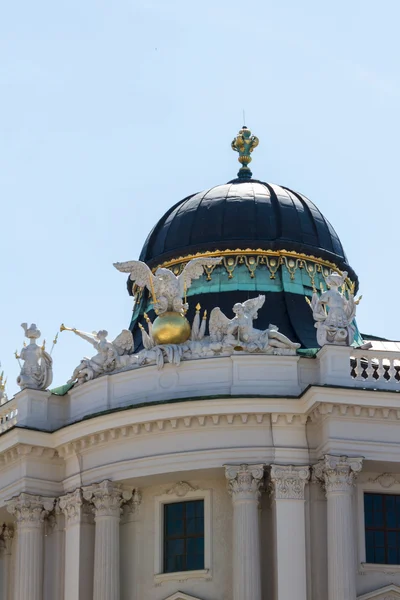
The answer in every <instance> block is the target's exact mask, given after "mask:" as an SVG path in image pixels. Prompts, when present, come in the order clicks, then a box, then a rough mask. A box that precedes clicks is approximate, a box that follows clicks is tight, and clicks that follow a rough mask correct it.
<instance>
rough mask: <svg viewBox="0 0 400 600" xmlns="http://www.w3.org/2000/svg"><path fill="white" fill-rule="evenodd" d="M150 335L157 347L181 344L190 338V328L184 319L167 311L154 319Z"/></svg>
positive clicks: (176, 313)
mask: <svg viewBox="0 0 400 600" xmlns="http://www.w3.org/2000/svg"><path fill="white" fill-rule="evenodd" d="M151 333H152V337H153V340H154V341H155V342H156V344H157V345H161V344H183V343H184V342H186V341H187V340H188V339H189V338H190V334H191V328H190V324H189V321H188V320H187V318H186V317H184V316H183V315H181V314H180V313H178V312H172V311H168V312H165V313H163V314H162V315H159V316H158V317H157V318H156V319H155V321H154V322H153V327H152V332H151Z"/></svg>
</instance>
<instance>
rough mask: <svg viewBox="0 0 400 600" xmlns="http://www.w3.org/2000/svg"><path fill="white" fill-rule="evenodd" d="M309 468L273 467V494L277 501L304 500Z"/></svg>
mask: <svg viewBox="0 0 400 600" xmlns="http://www.w3.org/2000/svg"><path fill="white" fill-rule="evenodd" d="M309 478H310V468H309V467H307V466H306V467H297V466H292V465H287V466H286V465H271V492H272V495H273V497H274V498H275V499H276V500H304V488H305V485H306V482H307V481H308V479H309Z"/></svg>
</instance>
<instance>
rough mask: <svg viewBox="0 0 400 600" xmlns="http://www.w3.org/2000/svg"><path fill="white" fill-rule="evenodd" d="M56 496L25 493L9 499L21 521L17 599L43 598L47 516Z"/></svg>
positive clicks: (41, 599)
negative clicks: (48, 496)
mask: <svg viewBox="0 0 400 600" xmlns="http://www.w3.org/2000/svg"><path fill="white" fill-rule="evenodd" d="M54 502H55V499H54V498H43V497H41V496H33V495H32V494H26V493H22V494H20V495H19V496H17V497H16V498H12V499H11V500H10V501H9V502H8V503H7V509H8V511H9V512H10V513H11V514H13V515H14V516H15V519H16V522H17V563H16V570H15V586H14V594H15V600H27V598H29V600H43V563H44V552H43V542H44V519H45V517H46V516H47V515H48V513H49V512H50V511H51V510H52V509H53V506H54Z"/></svg>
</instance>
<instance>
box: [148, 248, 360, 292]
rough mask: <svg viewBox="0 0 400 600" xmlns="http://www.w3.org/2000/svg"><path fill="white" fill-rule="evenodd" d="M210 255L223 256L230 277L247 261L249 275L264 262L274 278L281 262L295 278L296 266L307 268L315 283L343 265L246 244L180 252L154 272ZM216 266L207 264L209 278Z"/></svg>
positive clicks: (177, 267)
mask: <svg viewBox="0 0 400 600" xmlns="http://www.w3.org/2000/svg"><path fill="white" fill-rule="evenodd" d="M208 256H209V257H210V258H211V257H216V256H222V266H223V267H224V268H225V269H226V271H227V272H228V277H229V279H232V277H233V273H234V270H235V268H236V266H237V265H242V264H244V265H246V267H247V269H248V270H249V273H250V277H254V276H255V271H256V269H257V267H258V266H260V265H265V266H266V267H267V268H268V270H269V272H270V278H271V279H275V274H276V272H277V270H278V269H279V267H280V266H281V265H285V266H286V268H287V270H288V272H289V274H290V278H291V279H292V280H293V279H294V278H295V273H296V270H297V269H306V271H307V273H308V275H309V277H310V283H311V286H312V287H314V277H315V275H316V274H317V273H321V274H322V275H323V277H324V278H325V277H327V276H328V275H329V274H330V273H331V272H332V271H337V272H338V273H340V274H342V271H341V269H339V267H338V266H337V265H336V264H335V263H333V262H330V261H328V260H324V259H321V258H318V257H316V256H313V255H307V254H301V253H299V252H295V251H292V250H262V249H261V248H258V249H257V250H253V249H251V248H246V249H245V250H243V249H242V248H236V249H235V250H215V251H212V252H210V251H207V252H198V253H197V254H189V255H186V256H179V257H177V258H173V259H172V260H169V261H165V262H164V263H162V264H160V265H157V267H155V268H154V269H153V271H154V272H155V271H156V270H157V268H158V267H166V268H168V269H171V271H173V272H174V273H175V275H179V274H180V273H181V272H182V269H183V267H184V266H185V264H186V263H188V262H189V260H192V258H199V257H208ZM215 268H216V267H215V266H212V267H205V272H206V275H207V280H210V279H211V274H212V272H213V270H214V269H215ZM347 284H348V286H350V285H351V281H350V279H348V280H347Z"/></svg>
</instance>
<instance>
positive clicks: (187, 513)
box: [164, 500, 204, 573]
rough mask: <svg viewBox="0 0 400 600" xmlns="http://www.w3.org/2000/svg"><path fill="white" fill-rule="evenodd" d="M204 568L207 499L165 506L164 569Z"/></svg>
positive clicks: (188, 569) (165, 570)
mask: <svg viewBox="0 0 400 600" xmlns="http://www.w3.org/2000/svg"><path fill="white" fill-rule="evenodd" d="M197 569H204V500H193V501H190V502H174V503H173V504H165V505H164V572H165V573H173V572H175V571H195V570H197Z"/></svg>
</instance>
